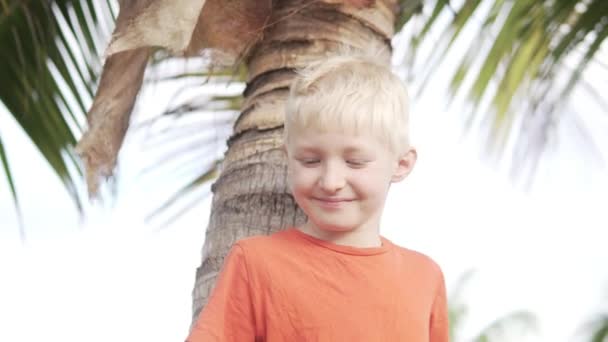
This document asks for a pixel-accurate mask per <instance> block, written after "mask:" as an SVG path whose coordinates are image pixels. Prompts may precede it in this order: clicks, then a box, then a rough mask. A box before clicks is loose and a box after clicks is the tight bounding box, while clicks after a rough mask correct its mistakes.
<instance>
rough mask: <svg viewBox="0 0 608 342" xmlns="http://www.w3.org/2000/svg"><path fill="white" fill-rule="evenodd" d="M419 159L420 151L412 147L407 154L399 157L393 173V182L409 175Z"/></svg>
mask: <svg viewBox="0 0 608 342" xmlns="http://www.w3.org/2000/svg"><path fill="white" fill-rule="evenodd" d="M417 159H418V153H417V152H416V149H415V148H413V147H410V148H409V149H408V151H407V152H406V153H405V154H402V155H401V156H400V157H399V160H398V161H397V169H396V170H395V172H394V173H393V177H392V178H391V182H393V183H397V182H400V181H402V180H403V179H404V178H405V177H407V176H408V175H409V174H410V172H412V169H414V165H415V164H416V160H417Z"/></svg>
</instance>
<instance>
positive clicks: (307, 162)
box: [297, 158, 321, 166]
mask: <svg viewBox="0 0 608 342" xmlns="http://www.w3.org/2000/svg"><path fill="white" fill-rule="evenodd" d="M297 160H298V161H299V162H300V163H302V164H303V165H307V166H313V165H317V164H319V163H320V162H321V160H320V159H318V158H299V159H297Z"/></svg>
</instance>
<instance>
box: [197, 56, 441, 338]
mask: <svg viewBox="0 0 608 342" xmlns="http://www.w3.org/2000/svg"><path fill="white" fill-rule="evenodd" d="M407 107H408V98H407V91H406V89H405V86H404V85H403V83H402V82H401V81H400V80H399V79H398V78H397V77H396V76H395V75H394V74H393V73H391V72H390V70H388V69H387V68H386V67H384V66H382V65H378V64H376V63H375V62H373V61H371V60H369V59H366V58H364V57H349V56H336V57H332V58H329V59H327V60H324V61H322V62H319V63H317V64H315V65H312V66H310V67H308V68H306V69H305V70H303V71H301V72H300V75H299V77H298V78H297V79H296V81H295V82H294V83H293V85H292V87H291V92H290V95H289V98H288V100H287V107H286V118H285V139H284V140H285V152H286V155H287V159H288V179H289V185H290V188H291V191H292V193H293V196H294V198H295V200H296V201H297V203H298V205H299V206H300V207H301V208H302V209H303V210H304V212H305V213H306V214H307V216H308V221H307V222H306V223H305V224H304V225H302V226H299V227H290V228H288V229H286V230H284V231H281V232H278V233H275V234H273V235H271V236H260V237H251V238H247V239H244V240H241V241H239V242H237V243H236V244H235V245H234V247H233V248H232V250H231V252H230V253H229V255H228V257H227V258H226V261H225V263H224V266H223V269H222V272H221V274H220V276H219V277H218V280H217V284H216V287H215V289H214V291H213V293H212V294H211V296H210V297H209V301H208V303H207V305H206V306H205V308H204V310H203V311H202V313H201V315H200V317H199V319H198V321H197V322H196V324H195V325H194V326H193V329H192V331H191V332H190V336H189V337H188V339H187V341H189V342H211V341H222V342H223V341H235V342H246V341H294V342H299V341H336V342H342V341H345V342H351V341H366V342H375V341H390V342H393V341H407V342H426V341H431V342H445V341H447V340H448V319H447V308H446V294H445V285H444V280H443V275H442V272H441V269H440V268H439V266H438V265H437V264H436V263H435V262H433V261H432V260H431V259H430V258H428V257H427V256H425V255H423V254H420V253H417V252H414V251H411V250H408V249H405V248H402V247H399V246H397V245H394V244H393V243H391V242H390V241H389V240H388V239H386V238H384V237H382V236H381V235H380V233H379V222H380V217H381V215H382V210H383V207H384V203H385V200H386V196H387V193H388V189H389V187H390V185H391V184H392V183H395V182H399V181H401V180H403V179H404V178H405V177H407V175H408V174H409V173H410V171H411V170H412V168H413V167H414V164H415V162H416V151H415V150H414V149H413V148H412V147H411V146H410V145H409V141H408V108H407Z"/></svg>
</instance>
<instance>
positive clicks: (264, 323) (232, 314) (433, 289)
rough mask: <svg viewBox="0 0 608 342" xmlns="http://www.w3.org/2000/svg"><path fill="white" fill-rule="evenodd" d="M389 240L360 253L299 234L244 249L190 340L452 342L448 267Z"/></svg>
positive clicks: (229, 264) (239, 248) (233, 257)
mask: <svg viewBox="0 0 608 342" xmlns="http://www.w3.org/2000/svg"><path fill="white" fill-rule="evenodd" d="M381 239H382V246H380V247H374V248H356V247H349V246H342V245H337V244H333V243H331V242H327V241H323V240H320V239H317V238H315V237H312V236H309V235H307V234H305V233H302V232H300V231H299V230H297V229H295V228H290V229H287V230H284V231H280V232H278V233H275V234H273V235H270V236H256V237H249V238H246V239H243V240H241V241H239V242H237V243H236V244H235V245H234V246H233V248H232V249H231V251H230V253H229V255H228V256H227V258H226V260H225V261H224V265H223V268H222V272H221V273H220V275H219V276H218V279H217V282H216V285H215V288H214V290H213V292H212V294H211V296H210V297H209V301H208V303H207V305H206V306H205V308H204V309H203V311H202V312H201V314H200V316H199V318H198V320H197V322H196V323H195V325H194V326H193V328H192V331H191V332H190V335H189V336H188V338H187V341H188V342H216V341H222V342H223V341H234V342H249V341H251V342H254V341H256V342H257V341H266V342H278V341H289V342H313V341H330V342H342V341H348V342H355V341H365V342H380V341H388V342H395V341H407V342H426V341H430V342H445V341H448V318H447V317H448V316H447V306H446V293H445V284H444V279H443V274H442V272H441V269H440V268H439V266H438V265H437V264H436V263H435V262H433V261H432V260H431V259H430V258H429V257H427V256H425V255H423V254H420V253H417V252H414V251H411V250H408V249H405V248H402V247H399V246H396V245H394V244H393V243H391V242H390V241H389V240H387V239H386V238H384V237H381Z"/></svg>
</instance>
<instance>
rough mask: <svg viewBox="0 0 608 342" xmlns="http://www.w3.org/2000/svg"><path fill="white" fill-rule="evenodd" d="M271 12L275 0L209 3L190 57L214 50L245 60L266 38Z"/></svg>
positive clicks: (200, 19) (197, 28)
mask: <svg viewBox="0 0 608 342" xmlns="http://www.w3.org/2000/svg"><path fill="white" fill-rule="evenodd" d="M271 12H272V0H263V1H262V0H238V1H235V0H233V1H225V0H208V1H206V3H205V6H204V7H203V10H202V13H201V16H200V18H199V20H198V23H197V25H196V28H195V30H194V34H193V38H192V42H191V44H190V46H189V47H188V50H187V52H186V53H187V54H189V55H191V54H195V53H197V52H198V51H200V50H201V49H202V48H212V49H216V50H220V51H223V52H224V53H227V54H231V55H232V56H235V57H236V56H241V55H242V54H244V53H245V52H246V51H247V50H248V48H249V47H251V46H253V44H255V42H257V41H258V40H259V39H260V38H262V33H263V31H264V27H265V25H267V24H268V20H269V18H270V14H271Z"/></svg>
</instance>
